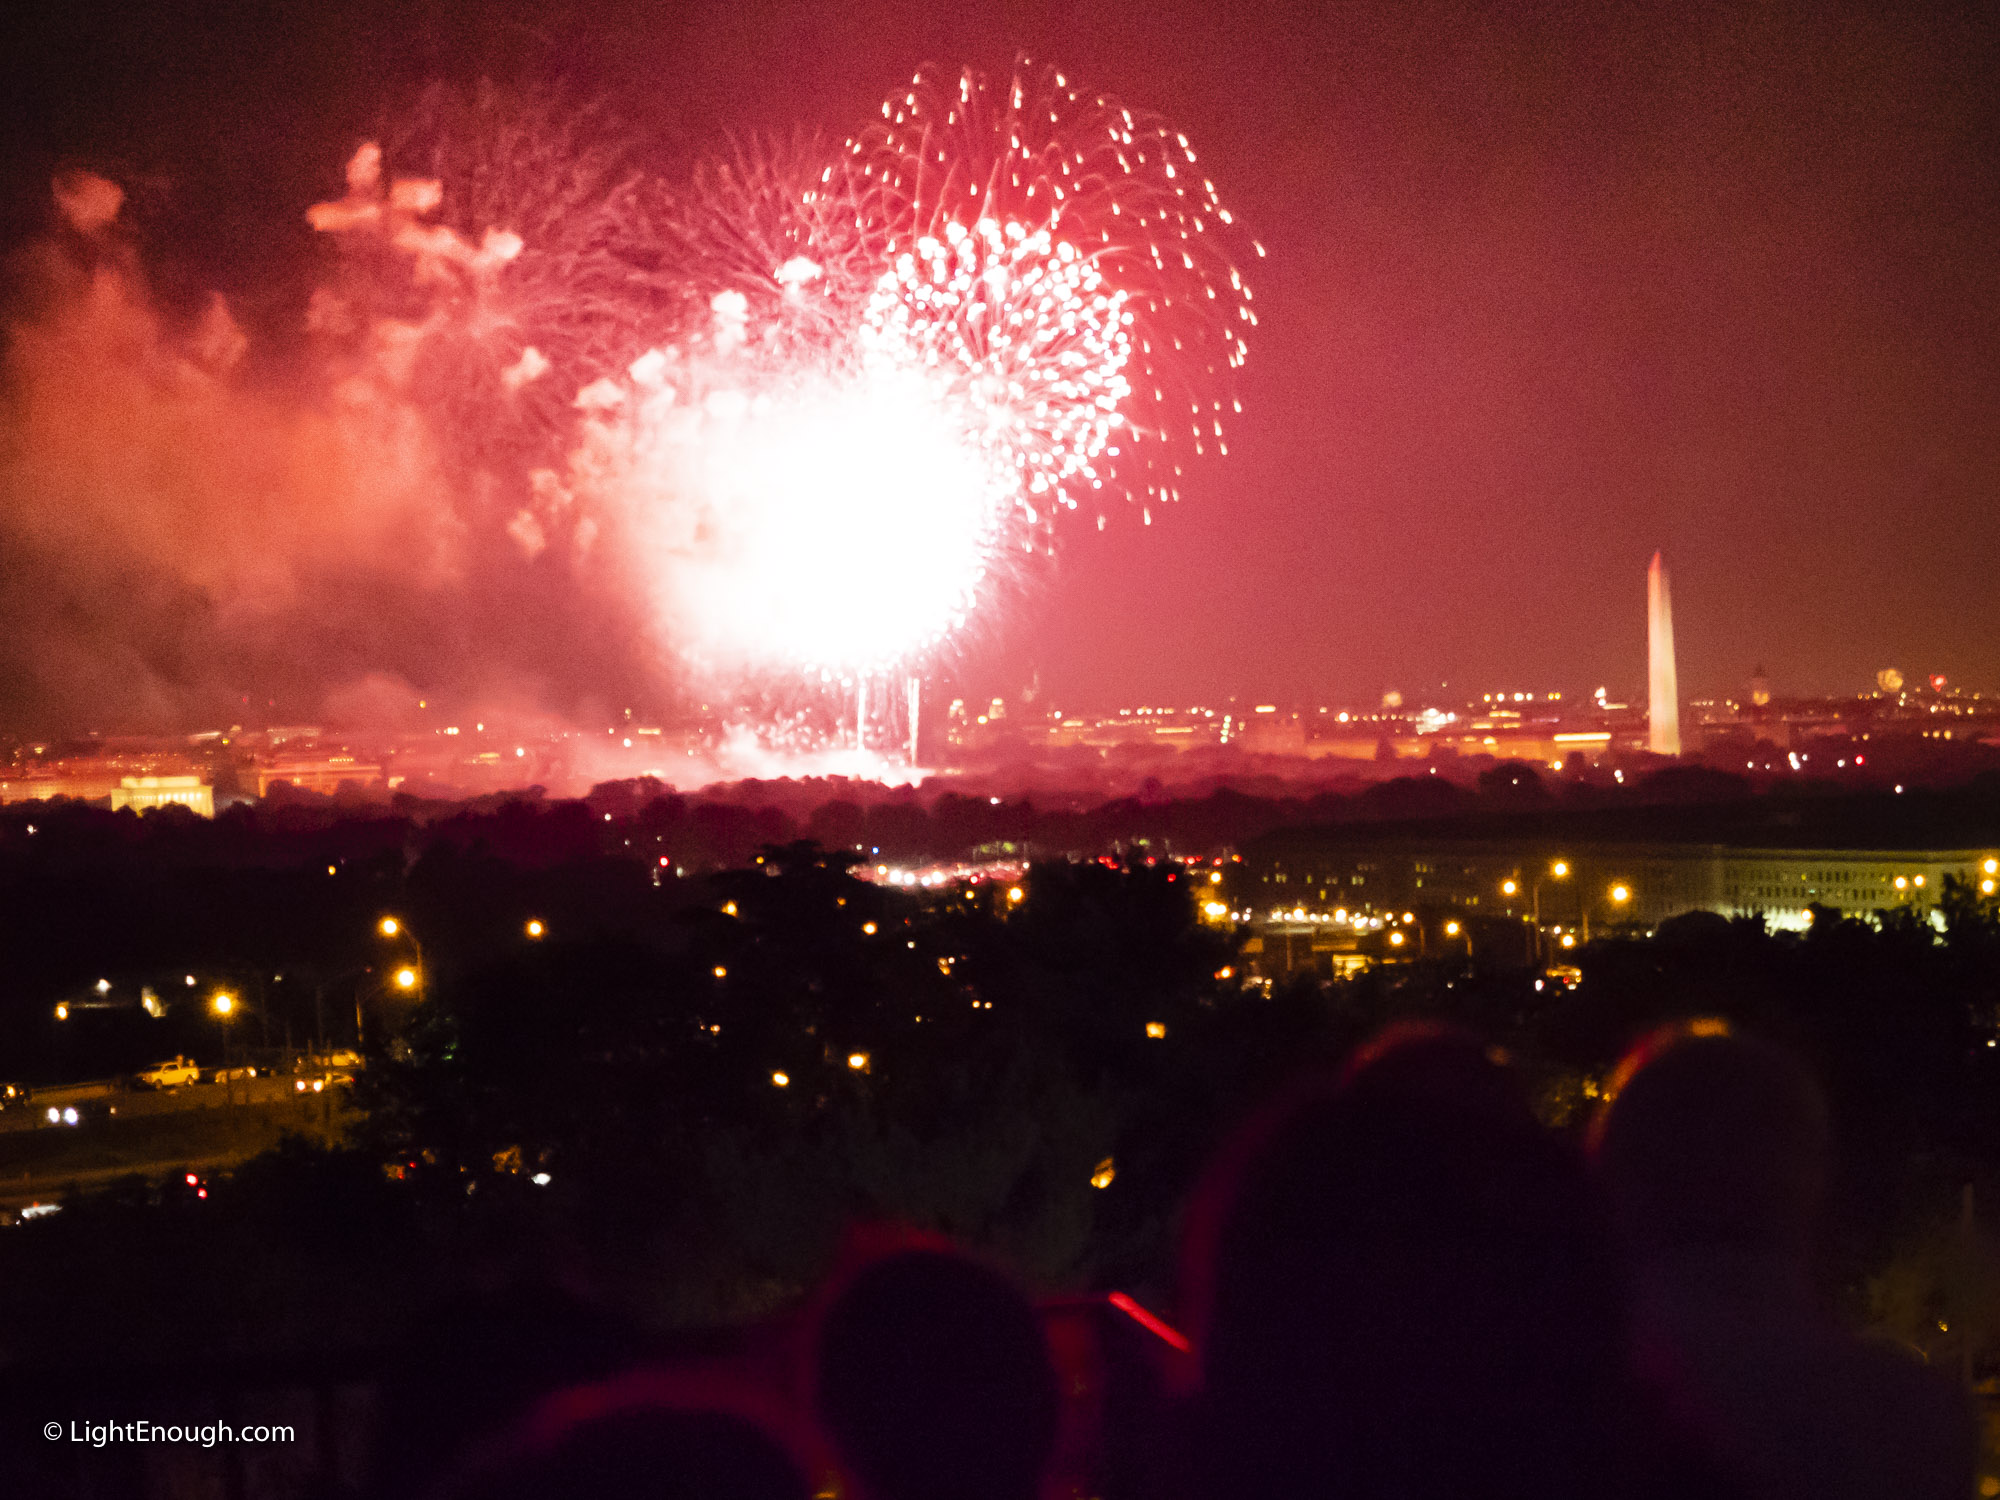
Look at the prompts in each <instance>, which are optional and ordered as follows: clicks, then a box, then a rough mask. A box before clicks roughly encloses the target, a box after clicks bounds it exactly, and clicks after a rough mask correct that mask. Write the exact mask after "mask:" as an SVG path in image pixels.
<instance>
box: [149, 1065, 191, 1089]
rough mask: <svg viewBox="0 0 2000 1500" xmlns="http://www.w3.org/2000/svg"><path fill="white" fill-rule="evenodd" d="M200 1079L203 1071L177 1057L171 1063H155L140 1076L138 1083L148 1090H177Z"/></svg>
mask: <svg viewBox="0 0 2000 1500" xmlns="http://www.w3.org/2000/svg"><path fill="white" fill-rule="evenodd" d="M199 1077H201V1069H199V1068H197V1067H196V1066H195V1065H194V1064H193V1063H192V1062H190V1061H189V1060H188V1059H187V1058H185V1057H176V1058H174V1059H173V1060H172V1061H170V1062H163V1063H154V1064H153V1066H152V1067H150V1068H148V1069H146V1070H145V1071H144V1072H143V1073H141V1074H140V1075H139V1079H138V1081H139V1082H140V1083H141V1084H144V1085H145V1086H146V1087H147V1088H152V1089H177V1088H179V1087H181V1085H183V1084H188V1083H193V1082H194V1081H195V1080H196V1079H197V1078H199Z"/></svg>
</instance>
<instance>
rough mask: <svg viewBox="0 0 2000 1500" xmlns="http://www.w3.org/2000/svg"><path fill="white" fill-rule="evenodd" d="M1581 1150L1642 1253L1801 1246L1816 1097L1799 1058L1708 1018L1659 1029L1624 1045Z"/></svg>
mask: <svg viewBox="0 0 2000 1500" xmlns="http://www.w3.org/2000/svg"><path fill="white" fill-rule="evenodd" d="M1591 1146H1592V1155H1593V1156H1594V1158H1595V1161H1596V1165H1597V1168H1598V1170H1599V1172H1600V1173H1601V1174H1602V1175H1603V1178H1604V1181H1605V1184H1606V1187H1607V1189H1608V1190H1609V1192H1610V1195H1611V1198H1612V1202H1613V1204H1614V1205H1615V1207H1616V1209H1617V1212H1618V1215H1619V1219H1620V1221H1621V1223H1622V1224H1623V1225H1624V1226H1625V1228H1626V1230H1627V1232H1628V1233H1629V1234H1630V1235H1631V1237H1632V1239H1633V1241H1634V1243H1635V1245H1637V1246H1638V1247H1639V1248H1640V1249H1641V1250H1642V1251H1643V1250H1649V1249H1665V1248H1671V1247H1675V1246H1694V1245H1727V1246H1737V1247H1743V1248H1750V1249H1761V1250H1776V1251H1783V1252H1787V1253H1803V1251H1804V1249H1805V1247H1806V1245H1807V1243H1808V1241H1809V1239H1810V1237H1811V1234H1812V1225H1813V1221H1814V1219H1815V1217H1816V1216H1817V1214H1818V1210H1819V1203H1820V1198H1821V1195H1822V1194H1823V1193H1824V1191H1825V1189H1826V1181H1827V1173H1828V1170H1829V1168H1828V1163H1829V1158H1830V1155H1831V1146H1830V1127H1829V1125H1828V1121H1827V1107H1826V1099H1825V1096H1824V1095H1823V1094H1822V1093H1821V1092H1820V1088H1819V1085H1818V1083H1816V1082H1815V1081H1814V1079H1813V1076H1812V1074H1811V1073H1810V1072H1809V1071H1808V1070H1807V1069H1806V1067H1805V1065H1804V1064H1803V1063H1801V1062H1799V1060H1798V1059H1797V1058H1795V1057H1793V1056H1792V1055H1791V1054H1790V1053H1788V1052H1785V1051H1783V1050H1781V1049H1780V1048H1777V1047H1774V1046H1771V1045H1770V1044H1769V1043H1766V1042H1759V1041H1753V1040H1751V1039H1749V1038H1747V1037H1739V1036H1732V1035H1729V1034H1727V1033H1726V1032H1724V1031H1722V1030H1721V1029H1720V1028H1719V1027H1717V1026H1716V1025H1715V1024H1714V1023H1698V1024H1694V1025H1682V1026H1676V1027H1671V1028H1668V1029H1666V1030H1664V1031H1660V1032H1655V1033H1654V1034H1653V1035H1652V1036H1650V1037H1648V1038H1647V1039H1646V1040H1645V1041H1643V1042H1641V1043H1640V1044H1639V1046H1637V1047H1636V1048H1634V1049H1633V1051H1632V1052H1631V1053H1630V1054H1629V1055H1628V1056H1627V1058H1626V1060H1625V1062H1624V1063H1623V1064H1621V1065H1620V1068H1619V1071H1618V1076H1617V1079H1616V1081H1615V1082H1614V1086H1613V1090H1612V1098H1611V1101H1610V1103H1609V1104H1607V1105H1606V1106H1605V1108H1604V1109H1603V1111H1602V1112H1601V1113H1600V1114H1599V1116H1598V1118H1597V1121H1596V1123H1595V1126H1594V1128H1593V1130H1592V1140H1591Z"/></svg>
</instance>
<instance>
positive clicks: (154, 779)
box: [111, 776, 215, 818]
mask: <svg viewBox="0 0 2000 1500" xmlns="http://www.w3.org/2000/svg"><path fill="white" fill-rule="evenodd" d="M124 807H129V808H131V809H132V810H133V811H134V812H145V811H147V810H148V809H149V808H155V807H185V808H187V809H188V810H189V811H190V812H193V813H196V814H198V815H199V816H201V817H204V818H212V817H214V816H215V788H214V787H212V786H210V785H209V784H208V783H207V782H205V781H203V780H202V779H201V778H200V777H199V776H121V777H120V778H119V780H118V785H117V786H115V787H113V788H112V789H111V810H112V811H113V812H117V811H118V810H119V809H120V808H124Z"/></svg>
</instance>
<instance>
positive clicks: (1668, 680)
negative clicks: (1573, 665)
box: [1646, 552, 1681, 755]
mask: <svg viewBox="0 0 2000 1500" xmlns="http://www.w3.org/2000/svg"><path fill="white" fill-rule="evenodd" d="M1646 690H1647V703H1646V707H1647V725H1648V729H1647V737H1646V748H1647V749H1649V750H1651V751H1652V752H1653V754H1655V755H1679V754H1680V753H1681V690H1680V682H1679V679H1678V678H1677V676H1676V674H1675V672H1674V606H1673V601H1672V600H1670V599H1669V598H1668V597H1667V564H1666V559H1665V558H1663V557H1661V556H1660V554H1659V553H1657V552H1655V553H1654V554H1653V566H1652V567H1650V568H1648V569H1647V570H1646Z"/></svg>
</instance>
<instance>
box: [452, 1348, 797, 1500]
mask: <svg viewBox="0 0 2000 1500" xmlns="http://www.w3.org/2000/svg"><path fill="white" fill-rule="evenodd" d="M791 1425H792V1424H791V1423H790V1422H789V1421H788V1420H787V1419H786V1417H785V1415H784V1414H783V1413H782V1412H780V1411H779V1409H778V1408H777V1406H776V1404H775V1403H774V1402H773V1401H771V1400H770V1399H769V1398H768V1397H766V1396H764V1395H763V1394H762V1393H760V1392H757V1391H754V1390H749V1389H737V1388H735V1387H734V1386H732V1385H731V1384H730V1383H729V1382H727V1381H725V1380H718V1379H715V1378H705V1377H703V1376H702V1375H700V1374H698V1373H696V1372H690V1371H655V1370H645V1369H640V1370H634V1371H631V1372H629V1373H627V1374H624V1375H621V1376H618V1377H616V1378H614V1379H611V1380H607V1381H602V1382H598V1383H596V1384H592V1385H584V1386H577V1387H573V1388H571V1389H568V1390H564V1391H558V1392H555V1393H554V1394H552V1395H550V1396H548V1397H546V1398H544V1399H543V1400H542V1401H541V1402H539V1403H537V1405H536V1406H535V1407H534V1408H533V1409H532V1410H531V1411H530V1412H529V1413H528V1414H527V1415H526V1416H525V1418H524V1419H523V1420H522V1421H521V1422H520V1423H519V1425H518V1426H517V1427H516V1428H515V1429H514V1430H513V1431H512V1432H510V1433H509V1434H508V1435H507V1436H506V1437H505V1438H504V1439H502V1440H498V1441H493V1442H488V1443H486V1444H483V1445H481V1446H480V1447H479V1448H478V1449H477V1450H475V1451H474V1452H473V1453H472V1454H471V1455H470V1456H469V1458H467V1459H466V1460H465V1461H463V1462H462V1463H461V1464H460V1465H459V1466H458V1467H457V1468H456V1469H455V1470H454V1471H453V1473H452V1474H451V1476H450V1477H449V1479H448V1481H447V1482H446V1483H445V1484H443V1485H441V1486H439V1487H438V1488H436V1489H434V1490H433V1491H432V1492H431V1493H432V1500H577V1497H580V1496H588V1497H590V1500H807V1497H808V1496H810V1495H811V1494H812V1493H813V1487H812V1486H811V1485H810V1484H809V1483H807V1480H806V1473H807V1470H808V1467H809V1466H808V1465H807V1464H806V1463H805V1462H804V1461H803V1459H802V1457H801V1453H800V1449H799V1446H798V1444H797V1442H796V1440H795V1439H794V1437H793V1436H792V1435H791V1431H790V1429H791Z"/></svg>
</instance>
